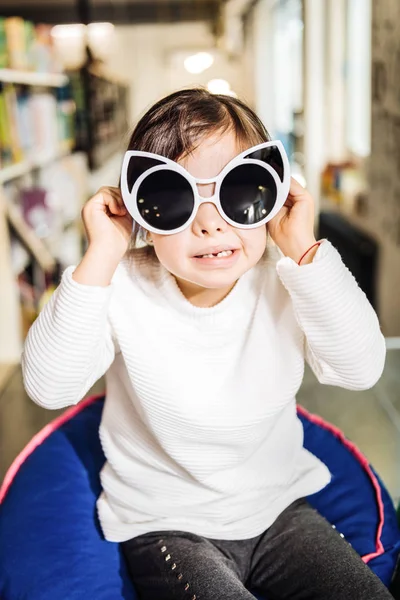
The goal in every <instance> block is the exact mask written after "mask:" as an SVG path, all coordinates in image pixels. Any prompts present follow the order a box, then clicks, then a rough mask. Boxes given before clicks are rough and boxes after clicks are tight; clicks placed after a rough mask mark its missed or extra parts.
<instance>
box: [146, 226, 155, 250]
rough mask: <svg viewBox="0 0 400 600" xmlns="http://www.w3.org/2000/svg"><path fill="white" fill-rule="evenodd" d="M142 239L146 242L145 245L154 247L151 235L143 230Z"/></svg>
mask: <svg viewBox="0 0 400 600" xmlns="http://www.w3.org/2000/svg"><path fill="white" fill-rule="evenodd" d="M143 237H144V241H145V242H146V244H147V245H148V246H154V242H153V240H152V238H151V233H150V231H147V230H146V229H145V230H144V236H143Z"/></svg>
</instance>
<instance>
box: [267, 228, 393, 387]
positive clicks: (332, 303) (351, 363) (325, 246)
mask: <svg viewBox="0 0 400 600" xmlns="http://www.w3.org/2000/svg"><path fill="white" fill-rule="evenodd" d="M277 272H278V275H279V277H280V279H281V281H282V283H283V285H284V286H285V288H286V289H287V291H288V292H289V294H290V297H291V299H292V302H293V307H294V311H295V315H296V318H297V321H298V323H299V325H300V327H301V329H302V330H303V332H304V334H305V344H306V347H305V357H306V360H307V362H308V363H309V364H310V366H311V368H312V370H313V371H314V373H315V375H316V377H317V378H318V380H319V381H320V382H321V383H325V384H328V385H337V386H340V387H343V388H347V389H350V390H364V389H369V388H371V387H372V386H373V385H375V383H376V382H377V381H378V380H379V378H380V376H381V375H382V372H383V368H384V364H385V356H386V346H385V339H384V337H383V335H382V333H381V330H380V326H379V321H378V318H377V315H376V313H375V311H374V309H373V308H372V306H371V304H370V303H369V301H368V299H367V297H366V295H365V294H364V292H363V291H362V290H361V288H360V287H359V286H358V284H357V282H356V280H355V278H354V277H353V275H352V274H351V273H350V271H349V270H348V269H347V267H346V266H345V265H344V263H343V262H342V259H341V257H340V254H339V253H338V251H337V250H336V249H335V248H334V247H333V246H332V244H331V243H330V242H329V241H327V240H325V241H324V242H323V243H322V244H321V246H320V247H319V248H318V251H317V253H316V255H315V257H314V260H313V262H312V263H310V264H309V265H304V266H301V267H299V266H298V265H297V264H296V263H295V262H294V261H293V260H292V259H290V258H289V257H285V258H282V259H281V260H279V261H278V263H277Z"/></svg>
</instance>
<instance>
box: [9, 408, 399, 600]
mask: <svg viewBox="0 0 400 600" xmlns="http://www.w3.org/2000/svg"><path fill="white" fill-rule="evenodd" d="M103 403H104V398H103V397H93V398H89V399H87V400H84V401H82V402H81V403H80V404H79V405H77V406H74V407H73V408H72V409H70V410H68V411H66V412H65V413H64V414H63V415H62V416H61V417H59V418H57V419H56V420H55V421H53V422H52V423H50V424H49V425H48V426H46V427H45V428H44V429H43V430H42V431H41V432H39V433H38V434H37V435H36V436H35V437H34V438H33V439H32V441H31V442H30V443H29V444H28V446H27V447H26V448H25V450H23V452H22V453H21V454H20V455H19V456H18V458H17V459H16V460H15V461H14V463H13V465H12V466H11V468H10V470H9V471H8V473H7V475H6V478H5V480H4V482H3V485H2V487H1V488H0V598H1V600H22V599H26V598H29V600H66V599H68V600H92V599H94V598H96V600H118V599H124V600H136V598H137V595H136V593H135V591H134V589H133V586H132V583H131V582H130V579H129V576H128V573H127V569H126V565H125V562H124V558H123V556H122V553H121V550H120V547H119V545H118V544H115V543H110V542H107V541H106V540H104V538H103V536H102V533H101V529H100V526H99V522H98V519H97V514H96V499H97V497H98V495H99V494H100V490H101V488H100V480H99V471H100V469H101V467H102V465H103V463H104V460H105V459H104V455H103V452H102V449H101V446H100V441H99V436H98V428H99V424H100V418H101V413H102V408H103ZM298 410H299V417H300V419H301V421H302V423H303V427H304V445H305V447H306V448H307V449H308V450H310V451H311V452H313V453H314V454H315V455H317V456H318V457H319V458H320V459H321V460H322V461H323V462H325V463H326V464H327V466H328V468H329V469H330V471H331V473H332V474H333V478H332V481H331V483H330V484H329V485H328V486H327V487H326V488H325V489H324V490H322V491H321V492H319V493H318V494H315V495H313V496H311V497H310V498H309V500H310V502H311V504H312V505H313V506H314V507H315V508H316V509H317V510H318V511H319V512H320V513H321V514H323V515H324V516H325V517H326V518H327V519H328V520H329V521H330V522H331V523H332V524H333V525H335V526H336V528H337V529H338V531H339V532H340V533H342V534H343V535H344V536H345V538H346V539H347V540H348V541H349V542H350V543H351V544H352V545H353V547H354V548H355V549H356V550H357V552H358V553H359V554H360V555H361V556H362V557H363V560H364V561H365V562H366V563H368V565H369V566H370V567H371V569H372V570H373V571H374V572H375V573H376V574H377V575H378V576H379V577H380V578H381V579H382V581H383V582H384V583H385V584H386V585H389V583H390V581H391V578H392V575H393V572H394V569H395V565H396V560H397V557H398V555H399V552H400V532H399V529H398V526H397V521H396V513H395V510H394V507H393V504H392V502H391V500H390V497H389V495H388V493H387V491H386V490H385V488H384V486H383V484H382V482H381V481H380V479H379V477H378V476H377V475H376V473H375V472H374V470H373V469H372V468H371V467H370V465H369V464H368V462H367V460H366V459H365V457H363V455H362V454H361V453H360V452H359V450H357V448H356V447H355V446H354V445H353V444H351V442H349V441H348V440H346V439H345V437H344V436H343V434H342V433H341V432H340V431H339V430H337V429H336V428H334V427H333V426H332V425H329V424H328V423H326V422H324V421H323V420H322V419H320V418H319V417H316V416H315V415H310V414H309V413H307V412H306V411H305V410H304V409H302V408H299V409H298Z"/></svg>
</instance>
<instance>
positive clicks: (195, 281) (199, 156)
mask: <svg viewBox="0 0 400 600" xmlns="http://www.w3.org/2000/svg"><path fill="white" fill-rule="evenodd" d="M242 150H243V148H239V147H238V146H237V142H236V137H235V134H234V133H233V132H226V133H225V134H223V135H221V134H215V135H213V136H210V137H207V138H205V139H204V140H203V141H202V142H201V144H200V145H199V146H198V147H197V148H196V150H194V151H193V152H192V153H191V154H190V155H188V156H186V157H185V158H183V159H182V160H179V161H178V162H179V163H180V164H181V165H182V166H183V167H185V169H186V170H187V171H189V173H191V174H192V175H193V176H194V177H196V178H199V179H200V178H201V179H211V178H213V177H216V176H217V175H218V174H219V173H220V171H222V169H223V168H224V167H225V166H226V165H227V163H228V162H229V161H230V160H232V159H233V158H234V157H235V156H237V155H238V154H239V153H240V152H241V151H242ZM198 187H199V193H200V195H201V196H204V197H210V196H212V195H213V194H214V188H215V184H213V183H212V184H207V185H200V186H198ZM150 237H151V238H152V240H153V243H154V249H155V252H156V254H157V257H158V259H159V261H160V262H161V264H162V265H163V266H164V267H165V268H166V269H167V270H168V271H169V272H170V273H172V275H174V277H175V278H176V280H177V282H178V285H179V287H180V289H181V291H182V293H183V294H184V295H185V296H186V298H188V300H189V301H191V302H192V303H193V304H197V305H199V306H209V305H211V304H215V303H217V302H219V301H220V300H222V298H223V297H224V296H225V295H226V294H228V293H229V291H230V290H231V289H232V287H233V286H234V285H235V283H236V281H237V280H238V279H239V277H241V275H243V273H245V272H246V271H248V270H249V269H251V268H252V267H253V266H254V265H255V264H256V263H257V262H258V261H259V260H260V258H261V256H262V255H263V253H264V251H265V246H266V241H267V229H266V226H265V225H263V226H261V227H256V228H255V229H239V228H236V227H233V226H232V225H229V224H228V223H227V222H226V221H225V220H224V219H223V218H222V217H221V215H220V214H219V212H218V210H217V208H216V207H215V206H214V205H213V204H211V203H208V202H205V203H204V204H201V205H200V207H199V210H198V212H197V215H196V218H195V219H194V221H193V222H192V223H191V225H189V227H187V228H186V229H185V230H184V231H181V232H180V233H176V234H173V235H160V234H154V233H152V234H151V236H150ZM221 251H222V252H223V255H222V256H221V257H212V258H210V257H207V255H210V254H215V253H217V252H221ZM205 255H206V256H205Z"/></svg>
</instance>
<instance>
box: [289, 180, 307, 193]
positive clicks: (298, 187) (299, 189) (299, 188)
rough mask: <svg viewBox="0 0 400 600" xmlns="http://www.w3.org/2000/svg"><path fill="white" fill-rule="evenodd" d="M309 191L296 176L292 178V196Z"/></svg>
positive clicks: (290, 190) (290, 191)
mask: <svg viewBox="0 0 400 600" xmlns="http://www.w3.org/2000/svg"><path fill="white" fill-rule="evenodd" d="M306 193H307V190H306V189H305V188H304V187H303V186H302V185H301V184H300V183H299V182H298V181H297V179H295V178H294V177H291V178H290V189H289V195H290V196H303V195H304V194H306Z"/></svg>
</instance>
